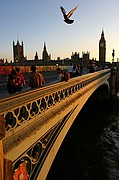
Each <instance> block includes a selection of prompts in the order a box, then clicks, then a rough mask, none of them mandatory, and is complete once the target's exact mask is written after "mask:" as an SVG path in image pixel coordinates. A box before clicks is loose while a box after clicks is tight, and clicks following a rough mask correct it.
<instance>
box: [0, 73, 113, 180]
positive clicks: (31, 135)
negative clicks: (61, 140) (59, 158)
mask: <svg viewBox="0 0 119 180" xmlns="http://www.w3.org/2000/svg"><path fill="white" fill-rule="evenodd" d="M109 77H110V70H102V71H99V72H95V73H92V74H87V75H84V76H80V77H77V78H72V79H71V80H69V81H68V82H60V83H57V84H54V85H51V86H49V87H43V88H39V89H34V90H31V91H28V92H24V93H20V94H15V95H13V96H10V97H7V98H4V99H1V100H0V115H1V116H2V117H3V118H4V119H5V137H4V138H3V152H4V156H5V158H6V159H9V160H11V161H12V163H13V164H12V166H13V176H14V179H17V178H18V177H19V178H22V176H24V177H26V179H36V178H37V176H38V174H39V172H40V171H41V168H42V166H43V163H44V161H45V159H46V157H47V156H48V153H49V151H50V149H51V147H52V145H53V143H54V141H55V140H56V138H57V136H58V134H59V132H60V131H61V130H62V127H63V126H64V124H65V123H66V121H67V119H68V117H69V116H70V114H71V113H72V111H73V109H75V107H73V108H72V107H71V106H72V104H73V102H74V101H75V100H76V99H77V98H79V97H80V96H83V94H85V93H86V92H87V91H90V90H91V88H93V86H95V87H98V86H100V85H101V83H103V81H104V80H105V79H108V78H109ZM56 117H57V118H56ZM47 171H48V170H47ZM46 173H47V172H46Z"/></svg>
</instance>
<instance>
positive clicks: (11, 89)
mask: <svg viewBox="0 0 119 180" xmlns="http://www.w3.org/2000/svg"><path fill="white" fill-rule="evenodd" d="M7 91H8V93H9V94H13V93H16V92H17V85H16V71H15V70H14V69H12V70H11V73H10V74H9V75H8V79H7Z"/></svg>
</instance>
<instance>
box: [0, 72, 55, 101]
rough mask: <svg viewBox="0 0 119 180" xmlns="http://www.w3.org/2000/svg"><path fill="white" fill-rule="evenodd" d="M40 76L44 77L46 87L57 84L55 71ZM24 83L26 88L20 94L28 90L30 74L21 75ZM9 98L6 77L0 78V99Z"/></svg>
mask: <svg viewBox="0 0 119 180" xmlns="http://www.w3.org/2000/svg"><path fill="white" fill-rule="evenodd" d="M42 75H43V76H44V79H45V85H44V86H48V85H50V84H54V83H56V82H58V74H57V72H56V71H49V72H42ZM23 76H24V78H25V81H26V86H24V87H23V89H22V92H24V91H28V90H30V87H29V76H30V74H23ZM7 96H10V95H9V93H8V92H7V76H3V77H2V76H0V99H1V98H4V97H7Z"/></svg>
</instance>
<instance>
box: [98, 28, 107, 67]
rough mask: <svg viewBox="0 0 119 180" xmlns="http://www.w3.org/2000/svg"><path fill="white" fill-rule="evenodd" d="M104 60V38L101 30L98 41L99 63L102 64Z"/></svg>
mask: <svg viewBox="0 0 119 180" xmlns="http://www.w3.org/2000/svg"><path fill="white" fill-rule="evenodd" d="M105 59H106V41H105V37H104V32H103V30H102V34H101V39H100V41H99V62H100V64H102V65H103V64H104V63H105Z"/></svg>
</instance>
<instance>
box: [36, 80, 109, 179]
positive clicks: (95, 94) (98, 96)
mask: <svg viewBox="0 0 119 180" xmlns="http://www.w3.org/2000/svg"><path fill="white" fill-rule="evenodd" d="M109 90H110V87H109V82H108V80H106V81H105V82H104V83H101V85H99V86H97V87H95V88H93V90H92V91H90V93H88V94H84V95H83V96H82V97H80V98H78V99H77V102H75V105H72V106H74V107H75V108H74V109H72V110H71V111H70V112H69V113H68V115H67V116H66V117H65V118H66V123H64V125H63V127H62V128H61V131H60V132H59V134H58V136H57V139H56V141H55V142H54V144H53V146H52V148H51V150H50V152H49V154H48V156H47V159H46V161H45V162H44V164H43V168H42V169H41V171H40V173H39V175H38V179H45V178H46V174H47V175H48V172H49V169H50V167H51V165H52V163H53V160H54V159H55V157H56V154H57V153H58V150H59V148H60V146H61V144H62V142H63V140H64V138H65V136H66V135H67V133H68V131H69V130H70V128H71V126H72V124H73V123H74V121H75V119H76V117H77V116H78V114H79V113H80V111H81V109H82V108H83V106H84V105H85V103H86V102H87V101H88V100H89V98H93V100H94V101H98V102H101V101H102V100H104V99H108V98H109ZM43 175H45V176H43Z"/></svg>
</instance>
